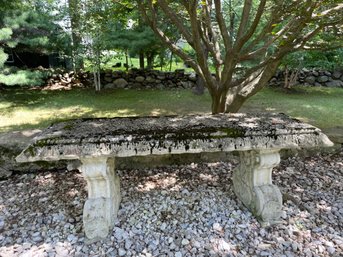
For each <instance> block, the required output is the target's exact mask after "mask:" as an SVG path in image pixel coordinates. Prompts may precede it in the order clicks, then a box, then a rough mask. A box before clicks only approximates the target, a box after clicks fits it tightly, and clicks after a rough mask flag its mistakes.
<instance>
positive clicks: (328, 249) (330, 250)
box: [327, 246, 336, 254]
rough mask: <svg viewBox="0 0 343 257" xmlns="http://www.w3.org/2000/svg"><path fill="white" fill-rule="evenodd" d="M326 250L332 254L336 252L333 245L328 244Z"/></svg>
mask: <svg viewBox="0 0 343 257" xmlns="http://www.w3.org/2000/svg"><path fill="white" fill-rule="evenodd" d="M327 251H328V253H329V254H334V253H335V252H336V249H335V247H331V246H330V247H328V248H327Z"/></svg>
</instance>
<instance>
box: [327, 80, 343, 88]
mask: <svg viewBox="0 0 343 257" xmlns="http://www.w3.org/2000/svg"><path fill="white" fill-rule="evenodd" d="M325 85H326V86H327V87H343V81H341V80H333V81H330V82H326V83H325Z"/></svg>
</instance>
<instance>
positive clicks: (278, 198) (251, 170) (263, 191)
mask: <svg viewBox="0 0 343 257" xmlns="http://www.w3.org/2000/svg"><path fill="white" fill-rule="evenodd" d="M279 163H280V154H279V152H278V151H276V150H274V151H273V150H272V151H268V150H264V151H245V152H240V164H239V166H238V167H237V168H236V169H235V170H234V174H233V186H234V191H235V193H236V195H237V197H238V198H239V199H240V200H241V201H242V202H243V204H244V205H245V206H246V207H247V208H248V209H249V210H250V211H251V212H252V213H253V214H254V215H255V216H256V217H257V218H258V219H260V220H261V221H263V222H265V223H268V224H273V223H277V222H278V221H279V219H280V216H281V208H282V194H281V192H280V190H279V188H278V187H277V186H275V185H273V184H272V169H273V167H275V166H277V165H278V164H279Z"/></svg>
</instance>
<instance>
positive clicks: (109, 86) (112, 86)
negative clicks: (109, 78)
mask: <svg viewBox="0 0 343 257" xmlns="http://www.w3.org/2000/svg"><path fill="white" fill-rule="evenodd" d="M114 88H116V86H115V85H114V84H113V83H107V84H106V85H105V86H104V89H114Z"/></svg>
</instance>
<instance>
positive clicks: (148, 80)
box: [145, 76, 156, 83]
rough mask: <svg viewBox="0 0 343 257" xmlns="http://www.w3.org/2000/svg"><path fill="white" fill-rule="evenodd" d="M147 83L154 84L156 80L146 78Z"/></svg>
mask: <svg viewBox="0 0 343 257" xmlns="http://www.w3.org/2000/svg"><path fill="white" fill-rule="evenodd" d="M145 81H146V82H148V83H154V82H156V80H155V79H154V78H152V77H150V76H148V77H146V78H145Z"/></svg>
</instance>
